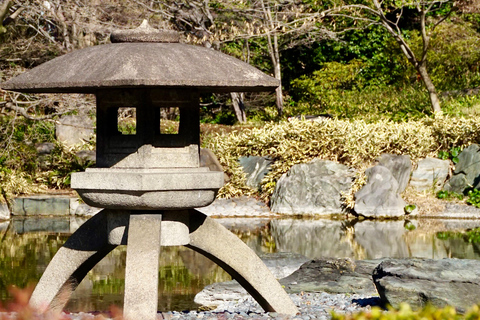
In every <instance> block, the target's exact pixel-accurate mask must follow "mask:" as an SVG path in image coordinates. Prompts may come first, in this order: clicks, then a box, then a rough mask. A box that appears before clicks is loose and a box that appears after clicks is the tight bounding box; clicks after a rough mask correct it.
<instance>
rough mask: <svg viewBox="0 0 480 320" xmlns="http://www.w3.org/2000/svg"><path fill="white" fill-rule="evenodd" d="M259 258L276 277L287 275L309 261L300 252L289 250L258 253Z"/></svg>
mask: <svg viewBox="0 0 480 320" xmlns="http://www.w3.org/2000/svg"><path fill="white" fill-rule="evenodd" d="M260 258H261V259H262V261H263V263H265V265H266V266H267V267H268V269H269V270H270V271H271V272H272V273H273V275H274V276H275V278H277V279H281V278H285V277H288V276H289V275H291V274H292V273H294V272H295V271H297V270H298V268H300V267H301V266H302V265H303V264H304V263H305V262H307V261H310V259H308V258H307V257H305V256H303V255H301V254H298V253H291V252H277V253H267V254H262V255H260Z"/></svg>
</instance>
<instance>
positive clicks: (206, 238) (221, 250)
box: [187, 209, 298, 315]
mask: <svg viewBox="0 0 480 320" xmlns="http://www.w3.org/2000/svg"><path fill="white" fill-rule="evenodd" d="M189 213H190V232H191V233H190V243H189V244H188V245H187V247H189V248H192V249H193V250H195V251H198V252H200V253H202V254H203V255H205V256H206V257H208V258H210V259H211V260H212V261H214V262H215V263H217V264H218V265H219V266H221V267H222V268H223V269H224V270H225V271H227V272H228V273H229V274H230V275H231V276H232V277H233V278H234V279H235V280H237V281H238V282H239V283H240V284H241V285H242V286H243V287H244V288H245V289H246V290H247V291H248V292H249V293H250V294H251V295H252V296H253V298H255V300H257V302H258V303H259V304H260V305H261V306H262V308H263V309H265V311H269V312H270V311H272V312H278V313H282V314H287V315H295V314H297V313H298V309H297V307H296V306H295V304H294V303H293V302H292V300H291V299H290V297H289V296H288V295H287V293H286V292H285V290H284V289H283V288H282V286H281V285H280V283H279V282H278V281H277V279H275V277H274V276H273V274H272V273H271V272H270V270H268V268H267V267H266V266H265V264H264V263H263V262H262V260H261V259H260V258H259V257H258V256H257V255H256V254H255V253H254V252H253V251H252V250H251V249H250V248H249V247H248V246H247V245H246V244H245V243H243V242H242V240H240V239H239V238H238V237H237V236H235V235H234V234H233V233H231V232H230V231H228V230H227V229H226V228H225V227H223V226H222V225H220V224H219V223H218V222H216V221H214V220H213V219H210V218H208V217H207V216H206V215H204V214H203V213H201V212H199V211H197V210H195V209H191V210H189Z"/></svg>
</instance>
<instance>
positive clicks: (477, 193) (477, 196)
mask: <svg viewBox="0 0 480 320" xmlns="http://www.w3.org/2000/svg"><path fill="white" fill-rule="evenodd" d="M467 203H468V204H471V205H472V206H474V207H477V208H480V190H478V189H473V190H470V191H468V199H467Z"/></svg>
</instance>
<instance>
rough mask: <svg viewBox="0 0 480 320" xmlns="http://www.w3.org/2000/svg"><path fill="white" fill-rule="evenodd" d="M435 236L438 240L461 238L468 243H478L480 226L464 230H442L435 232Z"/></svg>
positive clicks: (479, 240) (479, 241)
mask: <svg viewBox="0 0 480 320" xmlns="http://www.w3.org/2000/svg"><path fill="white" fill-rule="evenodd" d="M436 237H437V238H438V239H440V240H447V239H461V240H464V241H465V242H468V243H480V228H475V229H472V230H468V231H465V232H453V231H442V232H437V235H436Z"/></svg>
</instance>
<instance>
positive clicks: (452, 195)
mask: <svg viewBox="0 0 480 320" xmlns="http://www.w3.org/2000/svg"><path fill="white" fill-rule="evenodd" d="M437 198H438V199H442V200H454V199H457V200H463V194H460V193H456V192H453V191H447V190H440V191H438V192H437Z"/></svg>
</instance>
